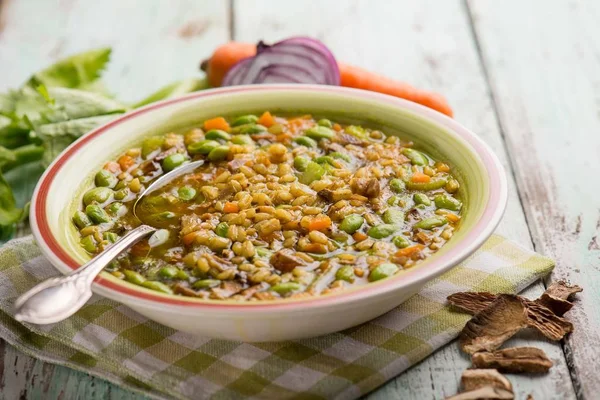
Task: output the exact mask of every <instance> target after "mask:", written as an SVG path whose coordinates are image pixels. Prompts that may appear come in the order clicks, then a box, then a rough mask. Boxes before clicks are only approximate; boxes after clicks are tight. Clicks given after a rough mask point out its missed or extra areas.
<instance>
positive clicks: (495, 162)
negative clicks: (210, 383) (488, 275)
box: [30, 84, 508, 312]
mask: <svg viewBox="0 0 600 400" xmlns="http://www.w3.org/2000/svg"><path fill="white" fill-rule="evenodd" d="M264 91H281V92H284V91H307V92H316V93H323V92H328V93H332V94H343V95H348V96H352V97H358V98H363V99H368V100H372V101H375V102H379V103H385V104H387V105H391V106H395V107H399V108H402V109H404V110H407V111H409V112H412V113H414V114H416V115H417V116H419V117H421V118H424V119H426V120H428V121H429V122H433V123H435V124H437V125H440V126H441V127H442V128H445V130H446V131H447V133H448V134H450V135H456V136H458V137H459V138H461V139H463V140H464V141H466V142H467V143H468V144H469V145H470V146H471V147H472V149H470V150H471V151H472V152H474V153H476V155H478V156H479V157H480V158H481V161H482V163H483V166H484V167H485V172H486V174H487V177H488V180H489V189H488V190H489V199H488V202H487V204H486V206H485V208H484V210H483V213H482V215H481V217H480V218H479V221H477V222H476V223H475V225H474V226H473V227H472V228H471V231H470V232H469V233H468V234H467V235H466V236H465V237H464V238H462V239H461V243H460V245H458V246H456V247H454V248H452V249H451V250H450V251H448V252H447V253H445V254H443V255H441V256H440V257H439V258H437V259H434V260H431V261H430V262H428V263H427V266H426V267H425V266H423V267H424V268H414V269H410V270H408V271H406V272H405V273H403V274H401V275H399V276H397V277H393V278H390V279H385V280H382V281H379V282H374V283H370V284H368V285H365V286H362V287H360V288H356V289H355V290H345V291H341V292H338V293H332V294H327V295H320V296H315V297H311V298H300V299H282V300H269V301H260V302H227V301H224V300H210V299H198V298H185V299H183V298H178V297H177V296H174V295H168V294H162V293H157V292H152V291H150V290H144V289H143V288H137V287H135V285H132V284H128V283H125V282H123V283H121V282H117V281H113V280H109V279H105V278H103V277H102V274H99V275H98V276H97V277H96V279H95V280H94V284H93V289H94V291H96V292H99V293H100V294H101V295H103V296H106V297H109V298H113V299H115V300H117V301H119V302H122V303H125V304H127V303H132V302H133V303H139V304H144V305H145V306H147V307H152V308H155V307H161V308H164V307H175V308H179V307H184V308H186V309H187V308H190V307H191V308H194V309H196V310H204V311H235V310H242V309H243V310H244V311H245V312H253V311H256V312H257V311H271V310H280V309H288V310H289V309H290V308H303V306H307V307H310V308H314V307H326V306H331V305H333V304H339V303H347V302H354V301H359V300H364V299H366V298H370V297H374V296H379V295H383V294H386V293H389V292H391V291H393V290H395V289H397V288H398V286H399V285H400V286H403V287H409V286H412V285H418V284H420V283H424V282H423V281H428V280H430V279H433V278H434V277H436V276H438V275H440V274H441V273H443V272H445V271H446V270H448V269H450V268H451V267H454V266H456V265H457V264H458V263H460V262H462V261H463V260H464V259H466V258H467V257H468V256H470V255H471V254H472V253H473V252H475V251H476V250H477V249H478V248H479V247H481V245H483V243H484V242H485V241H486V240H487V239H488V238H489V237H490V235H491V234H492V233H493V231H494V230H495V228H496V227H497V225H498V223H499V222H500V220H501V218H502V215H503V214H504V210H505V208H506V204H507V199H508V183H507V178H506V174H505V171H504V167H503V166H502V164H501V163H500V160H499V159H498V157H497V156H496V155H495V154H494V153H493V151H492V150H491V149H490V147H489V146H488V145H487V144H486V143H485V142H484V141H483V140H482V139H480V138H479V137H478V136H477V135H475V134H474V133H473V132H471V131H470V130H469V129H467V128H466V127H464V126H462V125H461V124H459V123H458V122H456V121H455V120H454V119H452V118H449V117H447V116H446V115H444V114H442V113H439V112H437V111H435V110H432V109H430V108H427V107H425V106H422V105H420V104H417V103H414V102H411V101H408V100H404V99H400V98H397V97H392V96H389V95H384V94H380V93H374V92H369V91H365V90H359V89H352V88H343V87H339V86H325V85H298V84H293V85H290V84H272V85H244V86H234V87H225V88H216V89H209V90H204V91H200V92H194V93H190V94H188V95H185V96H181V97H176V98H173V99H167V100H163V101H160V102H157V103H152V104H150V105H147V106H145V107H142V108H140V109H137V110H133V111H130V112H128V113H125V114H123V115H121V116H120V117H118V118H116V119H114V120H112V121H110V122H108V123H106V124H104V125H102V126H100V127H98V128H96V129H94V130H92V131H91V132H89V133H87V134H85V135H84V136H82V137H81V138H79V139H78V140H76V141H75V142H74V143H72V144H71V145H70V146H69V147H68V148H67V149H65V150H64V151H63V152H62V153H61V154H60V155H59V156H58V157H57V158H56V159H55V160H54V161H53V162H52V164H50V166H49V167H48V168H47V169H46V171H45V172H44V174H43V175H42V177H41V178H40V180H39V181H38V183H37V185H36V188H35V190H34V193H33V197H32V200H31V213H30V226H31V230H32V233H33V236H34V238H35V240H36V242H37V243H38V245H39V246H40V249H41V250H42V253H43V254H44V255H45V256H46V257H47V258H48V259H49V260H50V262H51V263H52V264H53V265H54V266H55V267H56V268H57V269H59V270H61V271H69V270H74V269H76V268H77V267H79V266H80V263H79V262H78V261H76V260H74V259H73V258H72V257H71V256H70V255H69V254H68V253H67V252H66V251H65V250H63V248H62V246H61V245H60V243H59V242H58V240H57V239H56V238H55V237H54V235H52V231H51V229H50V224H49V221H48V218H47V215H46V201H47V199H48V196H49V188H50V186H51V184H52V182H53V180H54V179H55V178H56V176H57V174H58V173H59V172H60V170H61V168H62V167H63V165H64V164H65V161H66V160H68V159H69V158H70V157H71V156H73V155H74V154H75V153H77V152H78V151H80V150H81V149H82V148H85V145H86V143H87V142H89V141H90V140H91V139H93V138H96V137H98V136H100V135H102V134H103V133H105V132H107V131H109V130H110V129H111V128H113V127H115V126H116V125H119V124H121V123H123V122H125V121H128V120H130V119H133V118H136V117H138V116H140V115H144V114H148V113H151V112H152V111H153V110H156V109H159V108H163V107H167V106H170V105H172V104H178V103H183V102H187V101H190V100H196V99H199V98H210V97H211V96H217V95H222V94H237V93H248V92H264ZM124 297H125V300H123V299H124ZM304 309H306V307H304Z"/></svg>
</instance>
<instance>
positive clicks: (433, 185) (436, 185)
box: [406, 179, 446, 192]
mask: <svg viewBox="0 0 600 400" xmlns="http://www.w3.org/2000/svg"><path fill="white" fill-rule="evenodd" d="M445 185H446V180H445V179H438V180H435V181H433V180H432V181H429V182H427V183H424V182H412V181H408V182H406V188H407V189H409V190H419V191H421V192H427V191H430V190H437V189H441V188H443V187H444V186H445Z"/></svg>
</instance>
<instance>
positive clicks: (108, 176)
mask: <svg viewBox="0 0 600 400" xmlns="http://www.w3.org/2000/svg"><path fill="white" fill-rule="evenodd" d="M118 182H119V180H118V179H117V177H116V176H114V175H113V174H112V173H111V172H110V171H107V170H105V169H101V170H100V171H98V173H97V174H96V177H95V178H94V183H95V184H96V186H98V187H109V188H113V187H115V185H116V184H117V183H118Z"/></svg>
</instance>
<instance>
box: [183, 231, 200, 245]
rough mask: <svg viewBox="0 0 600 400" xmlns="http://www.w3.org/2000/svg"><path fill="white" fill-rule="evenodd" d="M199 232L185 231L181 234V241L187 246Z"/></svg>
mask: <svg viewBox="0 0 600 400" xmlns="http://www.w3.org/2000/svg"><path fill="white" fill-rule="evenodd" d="M199 233H200V232H199V231H193V232H190V233H187V234H185V235H183V237H182V238H181V242H182V243H183V244H184V245H186V246H189V245H191V244H192V243H194V240H195V239H196V236H198V234H199Z"/></svg>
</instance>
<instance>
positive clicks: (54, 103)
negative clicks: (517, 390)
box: [0, 48, 207, 240]
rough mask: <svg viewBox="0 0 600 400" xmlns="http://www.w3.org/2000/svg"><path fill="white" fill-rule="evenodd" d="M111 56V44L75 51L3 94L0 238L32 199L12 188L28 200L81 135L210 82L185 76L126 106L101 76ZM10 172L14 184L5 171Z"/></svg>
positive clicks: (0, 111)
mask: <svg viewBox="0 0 600 400" xmlns="http://www.w3.org/2000/svg"><path fill="white" fill-rule="evenodd" d="M110 56H111V49H110V48H100V49H95V50H90V51H85V52H82V53H78V54H75V55H73V56H70V57H67V58H65V59H63V60H60V61H58V62H56V63H55V64H53V65H51V66H49V67H47V68H45V69H43V70H41V71H39V72H36V73H35V74H33V75H32V76H31V77H30V78H29V79H28V80H27V82H26V83H25V84H24V85H23V86H22V87H21V88H19V89H16V90H10V91H8V92H6V93H0V240H6V239H8V238H10V236H11V235H12V234H13V232H14V227H15V224H16V223H18V222H21V221H23V220H24V219H25V218H26V217H27V214H28V204H25V205H24V206H23V207H19V206H18V205H17V201H16V200H15V193H14V192H13V190H17V189H19V190H18V191H19V197H25V198H26V199H29V198H30V197H31V190H32V189H33V187H34V183H35V181H37V180H38V179H39V177H40V175H41V173H42V172H43V170H44V167H47V166H48V165H49V164H50V163H51V162H52V160H53V159H54V158H56V156H57V155H58V154H60V153H61V152H62V151H63V150H64V149H65V148H66V147H67V146H69V145H70V144H71V143H72V142H73V141H75V140H76V139H77V138H79V137H80V136H82V135H84V134H86V133H87V132H89V131H91V130H93V129H94V128H96V127H98V126H100V125H102V124H104V123H106V122H108V121H110V120H111V119H113V118H115V117H116V116H118V115H120V114H122V113H124V112H126V111H128V110H129V109H131V108H136V107H140V106H142V105H146V104H149V103H152V102H155V101H159V100H163V99H165V98H169V97H174V96H178V95H181V94H184V93H189V92H192V91H196V90H201V89H205V88H206V87H207V84H206V80H205V79H196V78H191V79H185V80H183V81H181V82H175V83H173V84H170V85H168V86H166V87H164V88H162V89H160V90H158V91H156V92H154V93H153V94H151V95H150V96H148V97H146V98H145V99H144V100H141V101H140V102H138V103H136V104H134V105H133V106H127V105H125V104H123V103H120V102H118V101H116V100H114V99H112V98H110V97H109V96H108V95H107V94H106V93H107V91H106V90H105V89H104V86H103V84H102V82H101V81H100V78H101V75H102V72H103V71H104V70H105V69H106V67H107V64H108V62H109V60H110ZM38 165H39V166H38ZM31 166H33V167H31ZM9 171H10V175H11V179H10V181H11V182H12V186H11V184H9V182H8V181H7V179H5V176H4V174H5V173H8V172H9ZM22 187H24V188H26V190H27V191H28V193H26V194H25V195H23V194H22V193H21V190H20V189H21V188H22Z"/></svg>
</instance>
